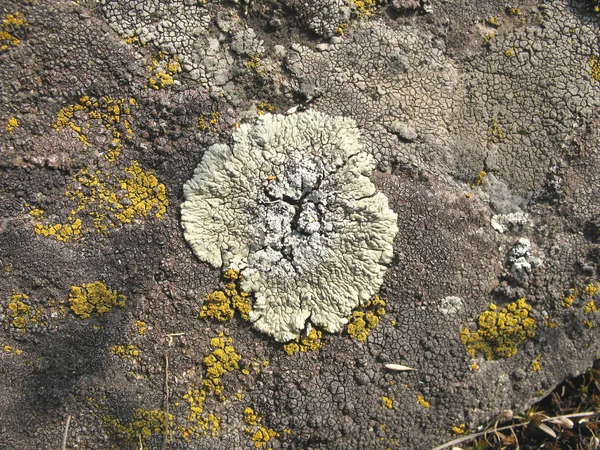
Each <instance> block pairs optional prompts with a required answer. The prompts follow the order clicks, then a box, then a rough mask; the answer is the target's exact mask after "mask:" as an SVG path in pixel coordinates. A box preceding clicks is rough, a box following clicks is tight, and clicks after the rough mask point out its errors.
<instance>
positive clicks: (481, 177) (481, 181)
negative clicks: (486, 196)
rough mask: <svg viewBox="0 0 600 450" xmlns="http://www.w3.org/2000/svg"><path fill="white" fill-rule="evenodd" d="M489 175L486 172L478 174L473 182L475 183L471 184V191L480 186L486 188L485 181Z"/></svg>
mask: <svg viewBox="0 0 600 450" xmlns="http://www.w3.org/2000/svg"><path fill="white" fill-rule="evenodd" d="M486 175H487V172H486V171H485V170H482V171H481V172H479V173H478V174H477V176H476V177H475V179H474V180H473V183H472V184H471V189H475V188H476V187H479V186H485V184H486V181H485V176H486Z"/></svg>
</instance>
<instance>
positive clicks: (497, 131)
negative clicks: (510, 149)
mask: <svg viewBox="0 0 600 450" xmlns="http://www.w3.org/2000/svg"><path fill="white" fill-rule="evenodd" d="M506 56H510V55H506ZM489 136H490V140H491V141H492V142H494V143H496V144H497V143H498V142H500V141H501V140H502V139H504V130H503V129H502V127H501V126H500V124H499V123H498V121H497V120H496V118H495V117H493V118H492V121H491V123H490V128H489Z"/></svg>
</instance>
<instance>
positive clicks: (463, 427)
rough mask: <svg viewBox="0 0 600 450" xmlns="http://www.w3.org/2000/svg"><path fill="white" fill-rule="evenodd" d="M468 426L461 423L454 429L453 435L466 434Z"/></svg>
mask: <svg viewBox="0 0 600 450" xmlns="http://www.w3.org/2000/svg"><path fill="white" fill-rule="evenodd" d="M466 428H467V426H466V425H465V424H464V423H461V424H460V425H459V426H457V427H452V433H454V434H456V435H459V434H465V431H466Z"/></svg>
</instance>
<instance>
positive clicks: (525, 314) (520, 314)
mask: <svg viewBox="0 0 600 450" xmlns="http://www.w3.org/2000/svg"><path fill="white" fill-rule="evenodd" d="M530 311H531V306H530V305H529V304H527V302H526V300H525V299H524V298H521V299H519V300H517V301H516V302H512V303H509V304H508V305H506V307H504V308H502V309H501V310H500V311H497V307H496V305H494V304H492V305H490V307H489V308H488V310H487V311H484V312H483V313H481V315H480V316H479V319H478V329H477V331H475V332H470V331H469V329H468V328H463V329H462V330H461V332H460V340H461V342H462V343H463V345H464V346H465V347H466V348H467V353H469V355H471V356H473V357H474V356H475V355H476V353H477V352H481V353H483V354H484V355H485V358H486V359H488V360H491V359H498V358H508V357H510V356H513V355H514V354H516V353H517V345H518V344H520V343H521V342H523V341H524V340H525V339H527V338H531V337H534V336H535V332H536V328H537V327H536V323H535V320H533V319H532V318H531V317H529V312H530Z"/></svg>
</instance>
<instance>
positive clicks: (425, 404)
mask: <svg viewBox="0 0 600 450" xmlns="http://www.w3.org/2000/svg"><path fill="white" fill-rule="evenodd" d="M417 403H418V404H419V405H421V406H422V407H423V408H429V406H430V405H429V402H428V401H427V400H425V397H423V396H422V395H417Z"/></svg>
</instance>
